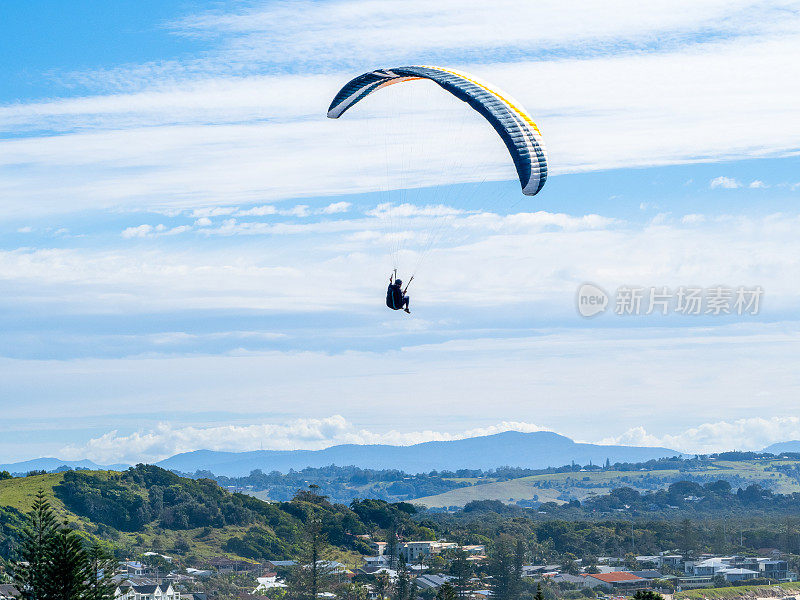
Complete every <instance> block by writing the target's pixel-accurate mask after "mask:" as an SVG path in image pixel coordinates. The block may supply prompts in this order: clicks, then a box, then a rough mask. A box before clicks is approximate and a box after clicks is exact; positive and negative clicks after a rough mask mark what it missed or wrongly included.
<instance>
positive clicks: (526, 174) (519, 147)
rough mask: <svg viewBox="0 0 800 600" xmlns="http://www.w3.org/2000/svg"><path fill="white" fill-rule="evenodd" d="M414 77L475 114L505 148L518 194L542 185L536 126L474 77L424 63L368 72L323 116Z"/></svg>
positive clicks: (543, 161)
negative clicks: (515, 170)
mask: <svg viewBox="0 0 800 600" xmlns="http://www.w3.org/2000/svg"><path fill="white" fill-rule="evenodd" d="M415 79H428V80H431V81H433V82H434V83H436V84H438V85H439V86H440V87H441V88H443V89H445V90H447V91H448V92H450V93H451V94H453V95H454V96H455V97H457V98H459V99H460V100H463V101H464V102H466V103H467V104H469V105H470V106H471V107H472V108H473V109H475V110H476V111H477V112H478V113H480V114H481V115H482V116H483V117H484V118H485V119H486V120H487V121H488V122H489V123H490V124H491V125H492V127H494V129H495V131H497V133H498V134H499V135H500V137H501V138H502V140H503V142H504V143H505V145H506V148H508V151H509V153H510V154H511V158H512V159H513V161H514V166H515V167H516V169H517V175H518V176H519V180H520V184H521V185H522V193H523V194H525V195H527V196H534V195H536V194H537V193H538V192H539V191H540V190H541V189H542V187H543V186H544V184H545V181H546V180H547V151H546V150H545V147H544V141H543V140H542V136H541V133H540V132H539V128H538V127H537V126H536V123H534V122H533V119H531V117H530V115H528V113H527V112H526V111H525V109H524V108H522V106H521V105H520V104H519V103H518V102H516V101H515V100H513V99H512V98H511V97H510V96H508V95H507V94H505V93H503V92H501V91H500V90H498V89H497V88H495V87H493V86H490V85H489V84H486V83H483V82H481V81H479V80H478V79H477V78H475V77H472V76H468V75H466V74H463V73H459V72H456V71H453V70H451V69H445V68H442V67H430V66H411V67H397V68H392V69H378V70H375V71H370V72H368V73H364V74H363V75H359V76H358V77H356V78H355V79H353V80H351V81H350V82H348V83H347V84H345V86H344V87H342V89H341V90H339V92H338V93H337V94H336V96H335V97H334V99H333V102H331V105H330V107H329V108H328V117H329V118H331V119H338V118H339V117H340V116H341V115H342V114H344V113H345V112H346V111H347V110H348V109H349V108H350V107H352V106H354V105H355V104H357V103H358V102H359V101H361V100H363V99H364V98H366V97H367V96H369V95H370V94H371V93H372V92H375V91H377V90H379V89H382V88H384V87H387V86H389V85H393V84H396V83H402V82H405V81H413V80H415Z"/></svg>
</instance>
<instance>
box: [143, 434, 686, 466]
mask: <svg viewBox="0 0 800 600" xmlns="http://www.w3.org/2000/svg"><path fill="white" fill-rule="evenodd" d="M679 454H680V452H676V451H675V450H670V449H668V448H657V447H655V448H652V447H638V446H603V445H599V444H581V443H577V442H574V441H573V440H571V439H569V438H568V437H565V436H563V435H558V434H556V433H552V432H549V431H538V432H534V433H521V432H518V431H506V432H504V433H498V434H495V435H488V436H481V437H474V438H467V439H463V440H454V441H447V442H425V443H421V444H415V445H413V446H388V445H356V444H345V445H339V446H332V447H330V448H326V449H324V450H288V451H281V450H258V451H253V452H215V451H211V450H197V451H195V452H186V453H183V454H177V455H175V456H172V457H170V458H167V459H165V460H162V461H160V462H159V463H157V464H158V465H159V466H161V467H164V468H165V469H170V470H175V471H181V472H187V473H193V472H195V471H198V470H208V471H212V472H213V473H214V474H216V475H225V476H228V477H241V476H244V475H248V474H249V473H250V472H251V471H253V470H255V469H261V470H262V471H264V472H270V471H280V472H283V473H286V472H288V471H289V470H290V469H294V470H300V469H303V468H305V467H326V466H329V465H337V466H340V467H344V466H356V467H360V468H362V469H397V470H401V471H405V472H407V473H427V472H430V471H435V470H457V469H492V468H496V467H502V466H511V467H523V468H532V469H541V468H546V467H549V466H557V465H563V464H569V463H571V462H575V463H577V464H581V465H584V464H590V463H593V464H603V463H604V462H605V461H606V460H610V461H611V462H612V463H616V462H642V461H647V460H651V459H656V458H662V457H666V456H676V455H679Z"/></svg>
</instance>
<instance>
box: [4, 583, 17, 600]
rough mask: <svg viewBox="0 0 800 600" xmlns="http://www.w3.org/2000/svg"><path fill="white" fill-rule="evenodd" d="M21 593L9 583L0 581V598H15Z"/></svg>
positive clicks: (5, 599) (12, 599) (7, 599)
mask: <svg viewBox="0 0 800 600" xmlns="http://www.w3.org/2000/svg"><path fill="white" fill-rule="evenodd" d="M21 596H22V594H20V591H19V590H18V589H17V588H15V587H14V586H13V585H11V584H10V583H0V600H16V599H17V598H20V597H21Z"/></svg>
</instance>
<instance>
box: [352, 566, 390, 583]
mask: <svg viewBox="0 0 800 600" xmlns="http://www.w3.org/2000/svg"><path fill="white" fill-rule="evenodd" d="M358 572H359V573H361V574H362V575H380V574H381V573H386V574H387V575H388V576H389V579H391V580H392V581H395V580H396V579H397V571H396V570H394V569H390V568H389V567H362V568H360V569H359V570H358Z"/></svg>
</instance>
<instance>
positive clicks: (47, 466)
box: [0, 457, 128, 474]
mask: <svg viewBox="0 0 800 600" xmlns="http://www.w3.org/2000/svg"><path fill="white" fill-rule="evenodd" d="M61 467H69V468H70V469H91V470H104V471H121V470H123V469H127V468H128V465H123V464H115V465H98V464H97V463H95V462H92V461H91V460H61V459H60V458H50V457H47V458H34V459H31V460H23V461H20V462H15V463H6V464H2V465H0V471H8V472H9V473H21V474H25V473H30V472H31V471H55V470H57V469H60V468H61ZM64 470H66V469H64Z"/></svg>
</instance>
